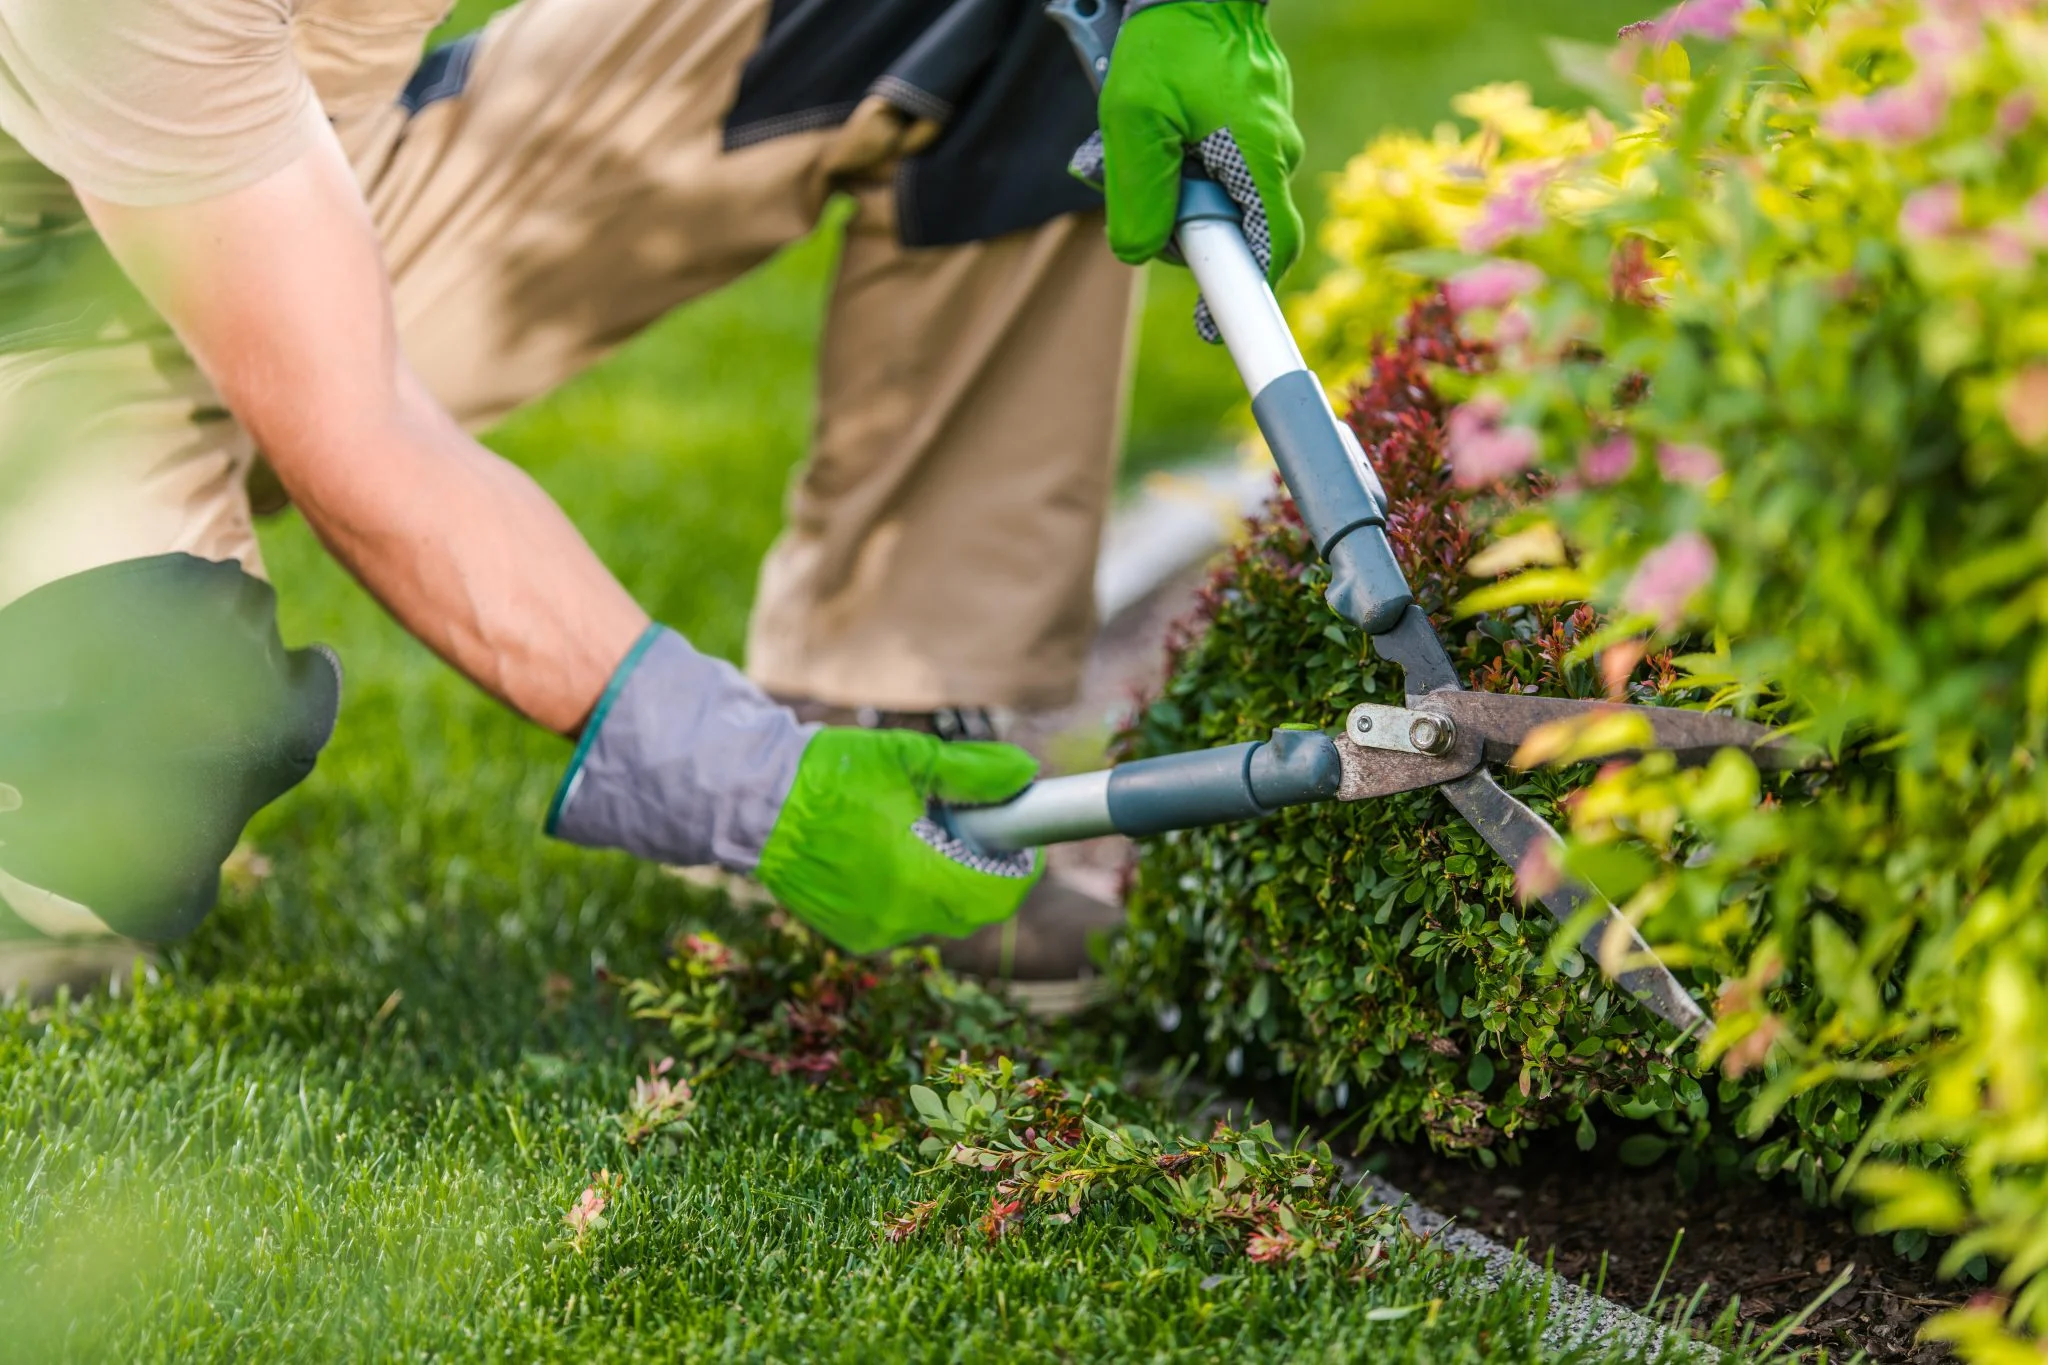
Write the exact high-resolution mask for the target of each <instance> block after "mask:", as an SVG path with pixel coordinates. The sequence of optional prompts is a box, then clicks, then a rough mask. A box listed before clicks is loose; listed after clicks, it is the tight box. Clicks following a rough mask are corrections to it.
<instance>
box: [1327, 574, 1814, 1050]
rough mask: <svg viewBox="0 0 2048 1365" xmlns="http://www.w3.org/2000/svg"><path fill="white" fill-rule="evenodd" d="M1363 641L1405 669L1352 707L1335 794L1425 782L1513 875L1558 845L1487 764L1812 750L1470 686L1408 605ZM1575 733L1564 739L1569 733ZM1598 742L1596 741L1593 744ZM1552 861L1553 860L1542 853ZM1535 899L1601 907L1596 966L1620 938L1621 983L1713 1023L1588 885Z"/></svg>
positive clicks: (1779, 761) (1674, 1018) (1684, 1024)
mask: <svg viewBox="0 0 2048 1365" xmlns="http://www.w3.org/2000/svg"><path fill="white" fill-rule="evenodd" d="M1373 645H1374V647H1375V648H1376V649H1377V650H1378V651H1379V652H1380V654H1381V655H1382V656H1383V657H1385V658H1387V659H1388V660H1389V661H1391V662H1394V663H1398V664H1400V665H1401V666H1402V668H1403V669H1404V671H1405V672H1406V674H1407V678H1408V686H1409V696H1408V705H1407V706H1405V707H1402V706H1377V705H1372V704H1366V705H1362V706H1357V707H1354V708H1352V711H1351V713H1350V714H1349V715H1348V716H1347V717H1346V725H1345V736H1344V738H1343V739H1341V740H1339V741H1338V742H1337V751H1338V756H1339V758H1340V759H1341V760H1342V762H1343V766H1344V777H1343V785H1342V786H1341V787H1340V788H1339V790H1338V793H1337V799H1338V800H1340V801H1359V800H1364V799H1366V798H1368V797H1374V796H1389V795H1392V794H1393V793H1395V792H1404V791H1418V790H1421V789H1422V788H1425V787H1435V788H1437V789H1438V790H1440V791H1442V792H1443V794H1444V798H1445V799H1446V800H1448V801H1449V802H1450V803H1451V805H1452V806H1453V807H1455V808H1456V809H1457V811H1458V813H1459V814H1460V815H1462V816H1464V817H1465V819H1466V821H1467V822H1468V823H1470V824H1471V826H1472V828H1473V829H1474V830H1475V831H1477V832H1478V834H1479V837H1480V838H1482V839H1484V840H1485V841H1486V843H1487V846H1488V847H1490V848H1491V849H1493V851H1494V852H1495V853H1496V854H1498V855H1500V858H1501V859H1502V861H1504V862H1505V863H1507V865H1508V866H1509V867H1511V868H1515V869H1516V870H1517V871H1519V870H1521V869H1522V868H1523V867H1525V866H1528V865H1529V859H1530V857H1531V856H1532V854H1534V852H1535V850H1537V849H1538V848H1539V847H1542V848H1547V849H1553V850H1555V849H1561V848H1562V846H1563V840H1562V839H1561V838H1559V836H1558V833H1557V831H1556V830H1554V829H1552V828H1551V827H1550V826H1549V825H1547V824H1545V823H1544V822H1543V821H1542V820H1541V819H1539V818H1538V817H1537V815H1536V813H1535V812H1534V811H1532V810H1530V809H1529V808H1528V807H1527V806H1525V805H1523V804H1522V803H1521V802H1520V801H1518V800H1516V799H1515V798H1514V797H1513V796H1511V795H1510V794H1509V793H1508V792H1507V791H1505V790H1503V789H1502V787H1501V786H1500V784H1499V783H1498V782H1496V781H1494V779H1493V777H1492V775H1491V774H1489V773H1487V772H1486V771H1484V765H1486V764H1487V763H1513V762H1516V761H1517V760H1518V759H1519V760H1521V761H1522V762H1523V763H1524V765H1525V766H1536V765H1537V764H1538V763H1540V762H1543V761H1547V760H1548V759H1556V760H1558V761H1569V760H1571V759H1575V758H1588V757H1593V756H1596V754H1597V756H1598V757H1601V758H1614V757H1627V756H1640V755H1641V754H1642V753H1644V752H1646V751H1649V750H1653V749H1654V750H1662V751H1668V752H1670V753H1672V754H1673V755H1675V756H1676V758H1677V759H1678V761H1679V762H1680V763H1681V764H1684V765H1689V766H1690V765H1697V764H1703V763H1706V762H1708V761H1709V760H1711V759H1712V757H1713V756H1714V755H1715V754H1716V753H1718V752H1719V751H1721V750H1723V749H1740V750H1742V751H1743V752H1745V753H1747V754H1749V755H1750V756H1751V758H1752V759H1754V760H1755V761H1756V763H1757V764H1758V766H1759V767H1764V768H1792V767H1800V766H1804V765H1806V764H1807V763H1809V762H1811V755H1810V754H1809V753H1808V752H1806V751H1805V750H1803V749H1802V748H1801V747H1800V746H1798V745H1797V744H1796V743H1795V742H1794V741H1791V740H1789V739H1788V738H1787V737H1786V736H1784V735H1783V734H1782V733H1780V732H1778V731H1776V730H1773V729H1771V728H1770V727H1768V726H1764V725H1758V724H1756V723H1755V722H1753V721H1746V720H1741V719H1738V718H1736V717H1734V716H1724V715H1717V714H1714V713H1712V712H1706V711H1685V710H1680V709H1678V708H1675V707H1655V706H1628V705H1623V704H1619V703H1615V702H1604V701H1585V700H1578V699H1574V698H1569V697H1533V696H1526V695H1521V694H1517V693H1494V692H1469V691H1466V690H1465V689H1464V688H1463V687H1462V686H1461V685H1460V684H1459V682H1458V677H1457V673H1456V670H1455V669H1454V668H1453V667H1452V666H1451V662H1450V657H1449V655H1448V653H1447V652H1446V651H1445V649H1444V647H1443V642H1442V641H1441V640H1440V639H1439V638H1438V637H1437V634H1436V631H1435V629H1434V628H1433V627H1432V626H1431V625H1430V624H1429V620H1428V618H1427V617H1426V616H1425V615H1423V613H1422V611H1421V610H1420V609H1419V608H1415V607H1411V608H1409V610H1408V613H1407V615H1406V616H1405V617H1404V618H1403V619H1402V620H1401V621H1400V622H1399V623H1398V624H1397V625H1396V626H1395V627H1394V629H1393V630H1390V631H1388V632H1386V633H1384V634H1381V635H1377V636H1374V637H1373ZM1575 740H1576V741H1581V742H1579V743H1577V744H1576V745H1575V743H1574V741H1575ZM1603 745H1604V747H1603ZM1553 865H1554V860H1553ZM1537 899H1539V900H1541V901H1542V902H1543V905H1544V908H1545V909H1547V910H1549V911H1550V913H1551V914H1552V915H1553V916H1555V917H1556V919H1557V920H1558V922H1559V923H1561V924H1562V923H1568V922H1570V921H1571V920H1572V919H1573V918H1575V917H1576V916H1577V915H1578V914H1579V912H1580V911H1581V910H1582V909H1584V908H1585V907H1586V906H1587V905H1589V904H1601V905H1607V914H1606V916H1605V918H1604V920H1603V921H1602V922H1601V923H1598V924H1595V925H1594V926H1593V927H1592V929H1591V930H1589V931H1588V932H1587V934H1586V937H1585V938H1584V939H1583V940H1582V945H1581V946H1582V949H1583V950H1584V951H1585V953H1586V954H1587V956H1588V957H1590V958H1592V959H1593V960H1594V961H1595V962H1599V961H1601V960H1602V958H1603V954H1602V952H1601V949H1602V947H1603V946H1605V945H1608V944H1610V943H1614V942H1616V941H1617V940H1618V941H1619V943H1620V944H1622V945H1625V951H1624V952H1623V954H1622V957H1623V959H1624V961H1625V963H1626V965H1624V966H1623V967H1622V969H1621V970H1620V972H1619V973H1618V974H1617V977H1616V979H1617V981H1618V982H1619V984H1620V985H1621V987H1622V988H1623V989H1624V990H1626V991H1627V992H1628V993H1629V994H1630V995H1632V996H1634V997H1635V998H1636V999H1637V1000H1639V1001H1641V1002H1642V1003H1643V1005H1644V1006H1645V1007H1647V1008H1648V1009H1649V1010H1650V1011H1651V1012H1653V1013H1654V1014H1656V1015H1657V1016H1658V1017H1659V1018H1661V1019H1663V1020H1665V1021H1666V1022H1667V1023H1670V1024H1672V1025H1673V1026H1674V1027H1676V1028H1679V1029H1681V1030H1684V1031H1685V1032H1687V1033H1689V1034H1692V1035H1695V1036H1704V1035H1705V1034H1706V1033H1708V1032H1709V1031H1710V1030H1711V1028H1712V1025H1711V1024H1710V1023H1709V1021H1708V1019H1707V1017H1706V1015H1705V1013H1704V1012H1703V1011H1702V1010H1701V1009H1700V1007H1699V1004H1698V1003H1697V1002H1696V1001H1694V1000H1693V998H1692V996H1691V995H1689V994H1688V993H1687V992H1686V989H1685V987H1684V986H1683V985H1682V984H1680V982H1679V980H1678V978H1677V977H1675V976H1673V975H1672V974H1671V970H1670V968H1668V967H1666V966H1665V965H1664V964H1663V963H1662V962H1659V961H1658V960H1657V957H1656V955H1655V954H1654V953H1653V952H1651V950H1650V948H1649V945H1648V944H1646V943H1644V942H1643V939H1642V936H1641V935H1640V934H1639V933H1637V932H1636V928H1635V926H1634V925H1633V924H1631V923H1630V922H1629V921H1628V919H1627V917H1626V916H1624V915H1623V914H1622V913H1621V911H1619V910H1618V909H1616V908H1615V907H1614V906H1613V905H1611V904H1607V902H1606V900H1605V898H1604V897H1602V896H1601V895H1600V893H1599V892H1598V891H1596V890H1594V889H1593V888H1592V887H1590V886H1587V885H1585V884H1584V883H1582V882H1576V881H1573V880H1571V879H1569V878H1563V879H1558V880H1556V882H1555V884H1554V885H1550V886H1548V887H1546V888H1545V889H1543V890H1542V891H1540V892H1539V894H1538V895H1537Z"/></svg>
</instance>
